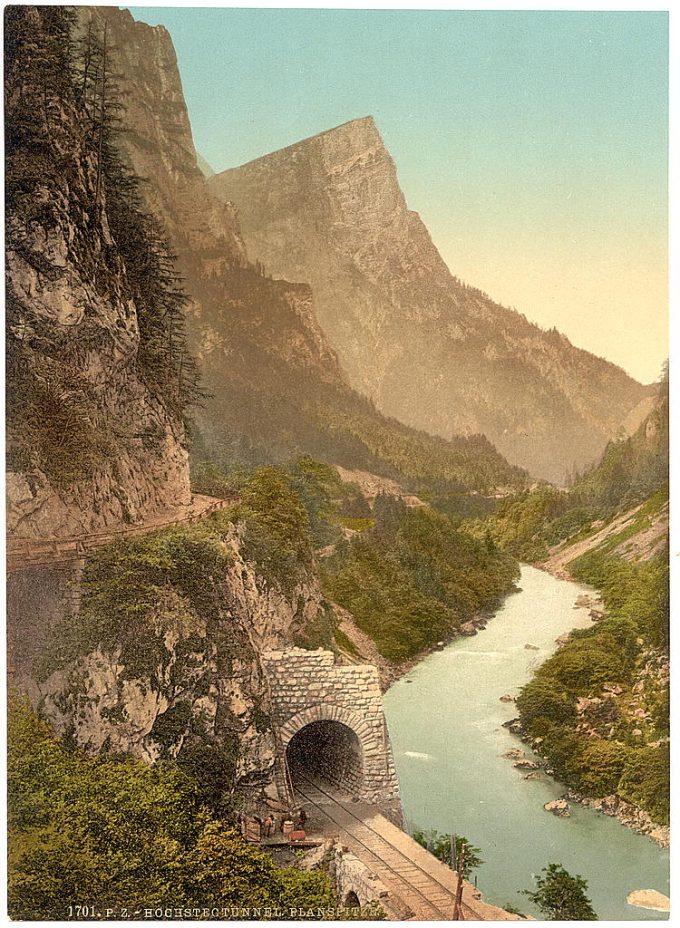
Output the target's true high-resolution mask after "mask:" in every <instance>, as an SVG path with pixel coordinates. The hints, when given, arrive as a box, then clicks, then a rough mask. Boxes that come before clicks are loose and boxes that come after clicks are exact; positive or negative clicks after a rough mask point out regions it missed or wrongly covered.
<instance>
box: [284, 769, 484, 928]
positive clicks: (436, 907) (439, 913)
mask: <svg viewBox="0 0 680 928" xmlns="http://www.w3.org/2000/svg"><path fill="white" fill-rule="evenodd" d="M298 779H302V780H304V781H305V789H304V790H303V789H301V788H300V786H299V783H298V786H297V794H298V796H300V797H302V798H303V799H305V800H306V802H308V803H309V804H310V805H312V806H314V807H315V808H316V809H317V810H318V811H319V812H320V813H321V814H322V815H325V816H326V817H327V818H329V819H330V820H331V821H332V822H333V823H334V824H335V825H337V826H338V827H339V828H341V829H342V830H343V831H345V832H346V834H348V835H349V836H350V837H351V838H352V839H353V840H354V841H355V842H357V843H358V844H359V845H361V847H362V849H363V851H364V853H365V854H368V855H370V857H371V858H373V859H374V860H376V861H377V862H378V864H379V866H380V867H381V868H383V869H385V870H387V871H389V874H390V877H391V881H392V882H394V883H395V884H397V885H399V884H401V885H402V886H403V885H404V884H405V885H406V886H407V887H408V891H409V892H411V893H413V894H414V895H415V896H417V897H418V898H419V899H421V900H422V906H423V910H424V911H423V913H422V914H425V913H426V912H434V916H433V917H434V918H435V919H437V920H450V919H451V917H452V915H453V910H454V906H455V902H456V900H455V893H454V892H453V891H452V890H451V889H450V888H449V887H448V886H446V885H445V884H444V883H442V882H441V881H440V880H438V879H437V877H436V876H434V875H433V874H432V873H431V872H430V871H428V870H426V869H425V868H424V867H421V866H420V864H418V863H417V862H416V861H414V860H413V859H412V858H411V857H409V855H408V854H406V853H405V852H404V851H403V850H401V849H400V848H398V847H397V846H396V845H394V844H392V843H391V842H390V841H389V840H388V839H387V838H386V837H385V835H383V834H381V833H380V832H379V831H377V830H376V829H375V828H373V827H372V826H371V825H370V824H368V822H366V821H364V819H363V818H361V816H359V815H357V814H356V813H355V812H353V811H352V809H351V808H349V804H348V803H342V804H341V803H340V802H338V800H337V798H336V797H335V796H333V795H332V794H331V793H328V792H327V791H326V790H325V789H323V787H321V786H319V784H318V783H315V782H312V781H311V780H309V779H308V778H307V777H305V776H303V775H301V774H298ZM310 787H311V790H310ZM305 790H306V791H305ZM314 790H316V791H317V792H319V793H321V794H322V796H323V797H324V799H325V800H326V802H324V804H323V805H321V804H319V801H318V800H315V798H314V796H313V791H314ZM310 793H312V794H311V795H310ZM328 800H330V807H331V809H332V807H333V806H337V807H338V808H339V809H341V810H342V813H343V815H345V816H349V817H350V818H351V819H354V821H355V822H356V823H357V826H361V827H362V828H364V829H366V830H367V831H369V832H371V833H372V835H374V836H375V838H377V839H378V840H379V841H380V842H381V843H382V844H384V845H387V846H388V848H389V850H390V852H391V853H393V854H397V855H399V857H400V858H401V859H402V860H403V861H405V862H406V865H407V867H412V868H414V869H415V870H416V871H418V873H419V874H420V875H421V876H420V879H422V878H423V877H424V878H425V879H426V880H427V882H429V883H430V884H435V886H436V889H437V890H438V891H439V892H441V893H443V894H444V896H445V898H446V900H447V904H446V905H445V906H443V905H442V904H441V903H436V902H434V901H433V899H432V894H431V892H430V893H428V894H426V892H424V891H423V887H422V883H421V885H420V887H419V886H417V885H416V884H415V883H414V882H413V881H412V880H410V879H409V878H408V876H407V874H406V873H405V871H404V868H403V867H401V868H400V869H396V867H393V866H392V865H391V864H389V863H388V862H387V860H386V859H385V856H384V855H382V854H379V853H377V852H376V850H375V848H371V847H369V845H368V844H367V843H366V841H365V840H362V838H361V836H360V835H358V834H357V828H356V827H355V828H354V829H352V830H350V828H349V827H348V826H347V825H345V824H343V823H342V821H341V820H340V819H339V818H338V817H337V816H334V815H333V814H332V813H331V811H329V803H328ZM388 879H389V878H388ZM431 888H433V887H432V886H430V887H428V889H431ZM449 900H450V908H449ZM462 909H463V920H465V921H468V920H469V921H485V920H486V919H484V917H483V916H482V915H480V913H478V912H477V911H475V909H473V908H472V907H471V906H470V905H469V903H467V902H463V904H462Z"/></svg>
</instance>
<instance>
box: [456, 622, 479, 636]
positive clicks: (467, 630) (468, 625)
mask: <svg viewBox="0 0 680 928" xmlns="http://www.w3.org/2000/svg"><path fill="white" fill-rule="evenodd" d="M458 631H459V632H460V634H461V635H476V634H477V626H476V625H475V623H474V622H463V624H462V625H461V626H460V628H459V629H458Z"/></svg>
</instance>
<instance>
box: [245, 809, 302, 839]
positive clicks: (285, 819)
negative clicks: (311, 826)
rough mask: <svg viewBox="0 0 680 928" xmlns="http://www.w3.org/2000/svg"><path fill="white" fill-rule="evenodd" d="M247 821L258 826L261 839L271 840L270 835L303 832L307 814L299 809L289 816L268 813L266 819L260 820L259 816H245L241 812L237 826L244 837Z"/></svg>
mask: <svg viewBox="0 0 680 928" xmlns="http://www.w3.org/2000/svg"><path fill="white" fill-rule="evenodd" d="M249 821H250V822H254V823H255V824H256V825H258V826H259V830H260V835H261V836H262V837H263V838H271V837H272V835H275V834H276V833H277V832H282V833H284V834H286V833H288V832H289V831H304V828H305V824H306V822H307V813H306V812H305V810H304V809H302V808H300V809H297V811H295V812H294V813H292V814H291V815H281V816H277V815H274V814H273V813H269V815H267V816H266V818H262V817H261V816H259V815H246V814H245V813H244V812H242V813H240V815H239V824H240V826H241V834H243V835H244V836H245V835H246V833H247V823H248V822H249ZM286 826H287V827H286Z"/></svg>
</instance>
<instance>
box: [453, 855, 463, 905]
mask: <svg viewBox="0 0 680 928" xmlns="http://www.w3.org/2000/svg"><path fill="white" fill-rule="evenodd" d="M464 869H465V844H464V843H463V842H462V841H461V843H460V854H459V855H458V867H457V870H458V886H457V888H456V904H455V906H454V908H453V921H454V922H462V921H465V919H464V917H463V870H464Z"/></svg>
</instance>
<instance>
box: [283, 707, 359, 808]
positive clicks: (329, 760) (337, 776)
mask: <svg viewBox="0 0 680 928" xmlns="http://www.w3.org/2000/svg"><path fill="white" fill-rule="evenodd" d="M286 759H287V761H288V769H289V771H290V775H291V779H292V781H293V788H295V786H296V785H299V786H300V787H302V788H304V783H305V779H307V780H312V781H313V782H316V783H318V784H319V785H321V786H323V783H324V782H325V783H327V784H331V785H332V786H336V787H339V788H340V789H342V790H344V791H345V792H348V793H353V792H356V791H357V790H359V789H361V787H362V784H363V769H362V756H361V745H360V744H359V739H358V738H357V736H356V734H355V733H354V732H353V731H352V729H351V728H348V726H347V725H343V724H342V722H331V721H322V722H311V723H310V724H309V725H305V727H304V728H301V729H300V731H299V732H298V733H297V734H296V735H294V736H293V737H292V738H291V740H290V743H289V744H288V748H287V749H286Z"/></svg>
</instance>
